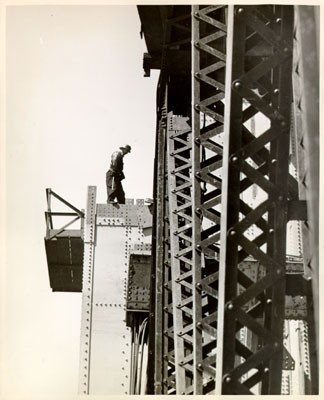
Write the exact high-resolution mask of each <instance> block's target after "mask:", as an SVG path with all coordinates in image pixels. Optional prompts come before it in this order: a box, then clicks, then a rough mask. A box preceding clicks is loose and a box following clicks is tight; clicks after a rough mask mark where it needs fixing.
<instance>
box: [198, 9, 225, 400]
mask: <svg viewBox="0 0 324 400" xmlns="http://www.w3.org/2000/svg"><path fill="white" fill-rule="evenodd" d="M226 12H227V7H225V6H216V5H214V6H193V7H192V129H193V133H192V156H191V157H192V209H193V221H192V223H193V235H192V238H193V242H192V265H193V274H192V288H193V289H192V291H193V307H192V309H193V328H192V329H193V345H194V350H193V360H194V366H193V367H194V368H193V379H194V381H193V393H194V394H205V393H214V390H215V375H216V336H217V332H216V323H217V308H218V291H217V290H218V269H219V266H218V260H219V241H220V218H221V215H220V204H221V185H222V182H221V168H222V162H223V148H222V141H223V138H222V134H223V131H224V97H225V60H226V54H225V53H226V31H227V27H226Z"/></svg>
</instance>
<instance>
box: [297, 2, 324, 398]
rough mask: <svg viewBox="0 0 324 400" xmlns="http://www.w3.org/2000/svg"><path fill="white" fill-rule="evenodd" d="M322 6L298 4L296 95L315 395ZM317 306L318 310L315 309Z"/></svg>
mask: <svg viewBox="0 0 324 400" xmlns="http://www.w3.org/2000/svg"><path fill="white" fill-rule="evenodd" d="M318 18H319V9H318V7H309V6H296V7H295V35H294V59H293V67H294V69H293V94H294V105H295V107H294V115H293V116H294V122H295V132H294V133H295V142H296V148H297V151H296V153H297V162H296V164H297V165H296V166H297V171H298V174H299V182H300V184H299V193H300V197H301V198H302V199H305V200H306V202H307V220H306V221H305V222H304V223H303V253H304V271H305V272H304V274H305V276H306V278H307V279H309V280H311V282H312V288H313V290H312V296H308V298H307V301H308V306H309V312H308V321H307V322H308V338H309V346H310V351H309V354H310V370H311V371H310V376H311V383H312V390H311V392H312V393H313V394H316V393H318V359H317V349H318V347H319V343H318V342H319V310H318V305H319V287H318V285H319V222H318V221H319V37H318V34H319V26H318V20H317V19H318ZM313 308H314V312H313Z"/></svg>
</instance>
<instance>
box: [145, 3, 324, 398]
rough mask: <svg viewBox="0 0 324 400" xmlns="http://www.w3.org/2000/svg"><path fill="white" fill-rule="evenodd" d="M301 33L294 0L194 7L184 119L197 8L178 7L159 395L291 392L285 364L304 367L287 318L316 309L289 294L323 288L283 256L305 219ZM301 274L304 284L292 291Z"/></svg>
mask: <svg viewBox="0 0 324 400" xmlns="http://www.w3.org/2000/svg"><path fill="white" fill-rule="evenodd" d="M182 24H183V25H182ZM175 29H176V30H178V31H180V32H182V33H181V35H180V36H177V35H176V34H175ZM293 29H294V7H292V6H282V5H264V6H244V7H243V6H235V7H234V6H228V7H227V6H216V5H213V6H192V13H191V104H192V109H191V114H190V113H189V114H188V115H187V116H180V115H175V113H174V111H173V107H174V106H177V105H176V104H175V103H174V102H172V99H171V98H170V97H171V96H172V95H174V94H175V92H174V88H172V85H173V84H174V80H175V79H174V77H172V66H170V64H169V65H168V62H167V59H168V50H169V49H173V51H174V49H175V48H177V46H180V49H181V51H183V54H184V53H185V50H186V47H185V46H187V45H188V42H189V40H190V39H189V38H188V33H190V32H189V30H188V14H187V13H186V14H185V15H179V13H178V14H177V15H176V17H172V10H169V14H168V15H167V19H166V28H165V30H164V47H163V48H164V51H163V53H162V65H161V78H160V83H159V94H160V97H159V99H158V101H159V102H158V107H160V108H159V109H158V130H157V132H158V133H157V147H156V154H157V158H156V170H155V193H156V202H155V212H154V220H155V227H154V229H155V234H154V239H155V240H154V245H153V249H154V257H155V261H154V266H155V270H154V278H153V281H154V292H153V295H154V298H155V303H154V309H152V314H151V322H150V326H151V328H152V327H153V328H152V331H153V332H154V333H153V334H151V343H153V345H154V354H153V351H152V352H151V353H150V354H151V355H152V357H154V378H152V377H151V379H152V381H154V385H155V388H154V393H155V394H197V395H199V394H215V393H217V394H280V393H282V390H281V384H282V379H283V378H282V371H283V370H284V369H286V370H287V371H289V370H292V369H293V368H294V361H293V359H292V358H291V356H290V354H289V352H287V349H285V340H284V332H285V329H287V328H284V326H287V319H296V320H298V319H300V320H301V319H304V320H307V321H308V329H310V331H311V332H314V320H313V317H312V313H313V310H312V309H311V307H309V308H308V309H307V310H306V309H305V310H304V309H303V305H302V306H300V308H299V309H298V310H295V309H294V308H292V306H291V296H296V294H299V295H300V296H302V297H303V296H304V297H303V298H304V299H305V298H306V297H307V302H311V301H312V296H310V292H309V284H308V283H307V281H306V280H305V282H302V271H303V268H301V269H300V266H301V265H302V264H301V262H300V260H297V262H298V263H299V264H298V268H297V269H298V271H297V270H296V271H295V272H294V271H293V273H296V274H297V275H298V274H299V276H297V275H295V276H291V273H292V271H290V269H291V268H290V267H289V260H288V259H287V256H286V231H287V222H288V221H289V220H302V219H305V218H306V213H305V202H302V201H300V200H299V193H298V183H297V181H296V179H295V178H294V177H293V176H292V175H290V173H289V153H290V148H289V146H290V138H291V135H292V134H293V129H294V127H292V126H291V122H292V110H293V108H292V107H293V98H292V55H293V36H294V35H293ZM181 46H184V47H181ZM170 74H171V75H170ZM225 75H226V80H225ZM225 105H226V107H225ZM184 108H185V107H184ZM256 121H257V128H256ZM255 193H258V197H257V200H256V201H255V202H254V204H253V206H251V203H250V202H248V201H247V200H246V198H247V197H249V196H250V195H253V196H255ZM287 261H288V264H287ZM289 268H290V269H289ZM287 273H288V274H290V276H289V277H288V276H287ZM294 279H295V281H294ZM298 279H299V280H298ZM297 281H298V282H299V283H300V284H301V286H302V287H303V289H291V288H292V287H293V286H294V282H297ZM288 292H289V293H288ZM289 296H290V297H289ZM288 297H289V298H288ZM295 311H296V312H295ZM285 321H286V322H285ZM306 328H307V327H306ZM312 340H313V341H314V334H313V333H312ZM153 345H152V344H151V349H152V348H153ZM306 350H307V349H306ZM306 350H305V351H306ZM307 351H308V350H307ZM307 351H306V353H307ZM311 362H313V363H314V362H315V361H314V360H313V361H311ZM315 370H316V367H315V369H314V371H315ZM314 371H313V372H314ZM316 373H317V372H316V371H315V374H316ZM315 381H316V377H315V378H314V382H315ZM285 385H286V382H284V386H285ZM151 386H152V385H151ZM315 386H316V384H315V385H314V388H315ZM285 387H286V386H285ZM287 390H288V392H289V388H288V389H287ZM287 390H286V389H284V391H287ZM314 390H315V391H314V392H316V388H315V389H314Z"/></svg>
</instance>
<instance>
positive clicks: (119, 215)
mask: <svg viewBox="0 0 324 400" xmlns="http://www.w3.org/2000/svg"><path fill="white" fill-rule="evenodd" d="M108 219H110V221H108ZM113 221H115V224H118V223H119V224H120V225H130V226H140V227H143V226H150V224H151V221H152V215H151V213H150V210H149V207H148V206H145V205H144V201H143V204H141V203H140V204H136V205H134V204H117V205H112V204H97V224H98V225H99V224H101V225H104V224H105V223H107V224H109V222H110V223H112V222H113Z"/></svg>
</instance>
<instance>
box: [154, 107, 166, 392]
mask: <svg viewBox="0 0 324 400" xmlns="http://www.w3.org/2000/svg"><path fill="white" fill-rule="evenodd" d="M162 107H163V106H162ZM156 191H157V192H156V215H155V229H156V232H155V246H156V249H155V251H156V257H155V303H154V304H155V310H154V321H155V323H154V325H155V338H154V393H155V394H162V379H163V374H162V365H163V359H162V357H163V337H162V335H163V308H162V307H163V290H164V287H163V270H164V265H163V264H164V258H163V257H164V243H163V235H164V232H163V226H164V216H165V209H164V203H165V198H164V197H165V110H162V116H161V120H160V121H159V127H158V135H157V188H156Z"/></svg>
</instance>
